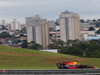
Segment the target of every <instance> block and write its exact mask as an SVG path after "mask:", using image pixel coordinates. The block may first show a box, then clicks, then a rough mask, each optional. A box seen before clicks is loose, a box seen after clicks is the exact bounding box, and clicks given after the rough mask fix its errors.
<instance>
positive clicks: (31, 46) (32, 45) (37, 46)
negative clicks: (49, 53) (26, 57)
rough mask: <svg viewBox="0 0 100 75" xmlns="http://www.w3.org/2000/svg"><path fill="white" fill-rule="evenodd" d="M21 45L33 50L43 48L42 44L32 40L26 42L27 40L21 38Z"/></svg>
mask: <svg viewBox="0 0 100 75" xmlns="http://www.w3.org/2000/svg"><path fill="white" fill-rule="evenodd" d="M21 47H22V48H28V49H35V50H40V49H43V47H42V45H40V44H38V43H36V42H34V41H31V42H30V43H28V42H27V40H23V42H22V44H21Z"/></svg>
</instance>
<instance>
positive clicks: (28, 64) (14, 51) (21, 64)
mask: <svg viewBox="0 0 100 75" xmlns="http://www.w3.org/2000/svg"><path fill="white" fill-rule="evenodd" d="M0 52H3V53H0V69H57V66H56V63H57V62H63V61H77V62H79V63H81V64H88V65H95V66H97V67H100V58H81V57H77V56H72V55H65V54H58V53H52V52H43V51H38V50H30V49H23V48H14V47H8V46H0ZM4 53H6V54H4ZM9 53H10V54H9ZM21 54H22V55H21ZM27 54H28V55H27Z"/></svg>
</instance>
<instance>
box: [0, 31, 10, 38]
mask: <svg viewBox="0 0 100 75" xmlns="http://www.w3.org/2000/svg"><path fill="white" fill-rule="evenodd" d="M9 37H11V35H10V34H9V33H8V32H2V33H1V34H0V38H9Z"/></svg>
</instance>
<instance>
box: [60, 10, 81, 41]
mask: <svg viewBox="0 0 100 75" xmlns="http://www.w3.org/2000/svg"><path fill="white" fill-rule="evenodd" d="M60 38H61V40H63V41H65V42H67V41H68V40H75V39H79V40H80V39H81V38H80V17H79V15H78V14H76V13H73V12H69V11H65V12H62V13H61V15H60Z"/></svg>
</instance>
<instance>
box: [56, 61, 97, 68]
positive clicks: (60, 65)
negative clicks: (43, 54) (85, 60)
mask: <svg viewBox="0 0 100 75" xmlns="http://www.w3.org/2000/svg"><path fill="white" fill-rule="evenodd" d="M56 65H57V67H58V69H85V68H95V69H96V68H97V67H95V66H91V65H80V63H78V62H63V63H56Z"/></svg>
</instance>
